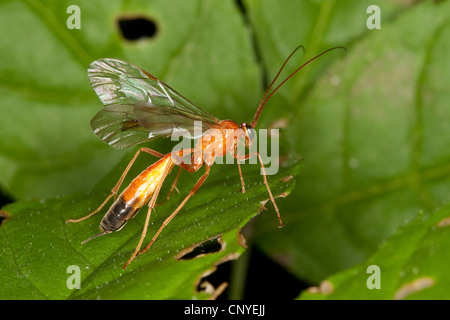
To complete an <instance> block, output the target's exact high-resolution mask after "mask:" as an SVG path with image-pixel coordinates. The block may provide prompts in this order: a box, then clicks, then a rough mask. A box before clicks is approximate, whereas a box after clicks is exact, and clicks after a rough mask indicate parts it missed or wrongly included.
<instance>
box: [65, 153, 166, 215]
mask: <svg viewBox="0 0 450 320" xmlns="http://www.w3.org/2000/svg"><path fill="white" fill-rule="evenodd" d="M141 152H147V153H149V154H151V155H153V156H155V157H157V158H162V157H163V156H164V155H163V154H162V153H159V152H158V151H155V150H152V149H149V148H145V147H143V148H140V149H139V150H138V151H137V152H136V153H135V154H134V156H133V158H132V159H131V161H130V162H129V163H128V165H127V167H126V168H125V170H124V172H123V173H122V176H121V177H120V179H119V181H118V182H117V184H116V185H115V186H114V188H113V189H112V190H111V193H110V194H109V195H108V196H107V197H106V199H105V200H104V201H103V202H102V204H101V205H100V206H99V207H98V208H97V209H95V210H94V211H93V212H91V213H89V214H88V215H87V216H85V217H82V218H79V219H69V220H66V223H70V222H80V221H83V220H86V219H88V218H90V217H92V216H93V215H94V214H96V213H97V212H99V211H100V210H101V209H102V208H103V207H104V206H105V204H107V203H108V201H109V199H111V198H112V197H113V196H114V197H116V196H117V191H118V190H119V188H120V186H121V184H122V182H123V180H124V179H125V176H126V175H127V173H128V171H130V168H131V166H132V165H133V163H134V162H135V161H136V158H137V157H138V155H139V154H140V153H141Z"/></svg>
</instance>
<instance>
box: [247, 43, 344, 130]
mask: <svg viewBox="0 0 450 320" xmlns="http://www.w3.org/2000/svg"><path fill="white" fill-rule="evenodd" d="M299 48H302V49H303V50H304V48H303V46H298V47H297V48H295V49H294V51H292V53H291V54H290V55H289V56H288V57H287V58H286V60H285V61H284V63H283V65H282V66H281V68H280V70H279V71H278V73H277V75H276V76H275V78H274V79H273V80H272V82H271V83H270V85H269V87H268V88H267V90H266V92H265V93H264V96H263V97H262V99H261V102H260V103H259V105H258V108H257V109H256V112H255V116H254V117H253V120H252V122H251V123H250V126H251V127H252V128H255V127H256V124H257V123H258V119H259V116H260V115H261V112H262V110H263V109H264V106H265V105H266V104H267V101H269V99H270V98H271V97H272V96H273V94H274V93H275V92H276V91H277V90H278V89H279V88H281V86H283V85H284V84H285V83H286V82H287V81H288V80H289V79H290V78H291V77H292V76H293V75H294V74H296V73H297V72H298V71H300V70H301V69H303V67H305V66H306V65H308V64H309V63H311V62H312V61H314V60H316V59H317V58H319V57H320V56H322V55H324V54H325V53H327V52H330V51H332V50H335V49H344V50H347V48H345V47H333V48H330V49H327V50H325V51H323V52H322V53H319V54H318V55H317V56H315V57H314V58H311V59H310V60H308V61H306V62H305V63H304V64H302V65H301V66H300V67H298V68H297V69H295V70H294V71H293V72H292V73H291V74H290V75H289V76H288V77H286V79H284V80H283V81H282V82H281V83H280V84H279V85H278V86H277V87H276V88H275V89H273V90H272V92H271V93H270V94H269V95H268V96H267V94H268V93H269V91H270V89H271V88H272V86H273V84H274V83H275V81H276V80H277V78H278V76H279V75H280V73H281V71H282V70H283V68H284V66H285V65H286V63H287V62H288V61H289V59H290V58H291V57H292V55H293V54H294V53H295V52H296V51H297V50H298V49H299ZM266 96H267V98H266Z"/></svg>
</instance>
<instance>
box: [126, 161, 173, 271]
mask: <svg viewBox="0 0 450 320" xmlns="http://www.w3.org/2000/svg"><path fill="white" fill-rule="evenodd" d="M172 166H173V162H171V163H169V164H168V165H167V167H166V168H165V170H164V171H163V173H162V174H161V176H160V179H159V181H158V184H157V186H156V189H155V192H154V193H153V195H152V198H151V199H150V201H149V203H148V211H147V216H146V218H145V222H144V228H143V229H142V234H141V238H140V239H139V243H138V245H137V246H136V249H135V250H134V252H133V254H132V255H131V257H130V259H128V261H127V262H126V263H125V264H124V265H123V268H124V269H125V268H126V267H127V266H128V265H129V264H130V263H131V261H133V259H134V258H135V257H136V255H137V254H138V253H139V250H140V249H141V246H142V242H143V241H144V239H145V236H146V235H147V229H148V224H149V223H150V216H151V213H152V210H153V208H154V207H155V203H156V199H157V198H158V195H159V191H160V190H161V186H162V184H163V182H164V180H165V178H166V177H167V175H168V174H169V172H170V169H172Z"/></svg>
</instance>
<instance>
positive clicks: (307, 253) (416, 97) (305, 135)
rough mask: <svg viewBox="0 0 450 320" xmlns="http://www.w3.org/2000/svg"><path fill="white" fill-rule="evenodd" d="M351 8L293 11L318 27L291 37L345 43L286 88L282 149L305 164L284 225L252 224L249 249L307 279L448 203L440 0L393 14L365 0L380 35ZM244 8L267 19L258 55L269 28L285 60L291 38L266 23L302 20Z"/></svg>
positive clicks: (444, 21)
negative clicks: (254, 231)
mask: <svg viewBox="0 0 450 320" xmlns="http://www.w3.org/2000/svg"><path fill="white" fill-rule="evenodd" d="M351 3H353V2H351V1H348V2H347V1H339V2H338V1H323V2H315V4H313V3H312V2H311V3H309V2H305V3H304V5H305V6H306V4H309V5H310V6H312V7H313V8H315V7H318V10H316V11H314V9H311V8H310V9H305V11H306V13H305V14H307V13H314V12H317V11H318V13H316V15H319V17H318V18H317V20H313V21H314V22H315V23H316V24H319V25H316V26H313V27H312V28H313V29H314V30H319V31H320V30H322V31H320V32H319V31H317V32H316V31H311V33H309V34H314V33H316V34H317V36H320V39H313V38H309V40H307V39H308V37H307V36H305V38H304V39H306V40H304V41H303V42H302V39H300V40H298V41H297V42H300V43H307V44H308V41H309V43H311V42H313V43H316V42H317V46H318V47H319V48H322V47H323V49H326V48H328V47H329V46H334V45H346V46H347V53H346V54H339V53H336V52H333V53H332V54H329V55H327V58H324V59H320V60H321V61H322V60H325V61H323V63H328V69H325V67H323V66H322V67H320V66H318V69H316V70H313V68H308V70H304V71H305V72H304V73H302V72H301V73H300V74H299V77H296V78H295V81H294V83H293V84H291V86H292V87H293V89H292V91H290V92H288V94H289V98H290V99H291V101H293V103H292V104H291V106H293V111H292V112H291V113H290V114H288V115H287V116H286V117H287V119H289V120H290V121H288V123H289V124H288V125H287V128H286V144H288V146H286V149H288V150H291V151H292V152H297V153H300V154H301V155H302V157H303V158H304V160H305V169H304V172H303V174H302V176H301V177H300V179H299V181H298V186H299V187H298V188H296V190H295V192H294V194H293V196H292V198H291V199H292V200H291V201H289V202H287V203H284V204H283V206H282V208H281V210H282V211H283V212H288V215H286V218H285V220H286V229H287V230H288V231H287V232H285V233H283V235H282V236H279V235H276V234H274V233H272V232H271V231H270V230H269V228H265V226H264V224H261V225H260V226H259V227H260V229H258V230H259V231H260V233H259V235H258V237H257V244H258V245H259V246H260V247H261V248H262V249H263V250H264V251H265V252H266V253H267V254H268V255H270V256H271V257H273V258H275V259H276V260H277V261H279V262H280V263H281V264H283V265H284V266H285V267H287V268H288V269H289V270H290V271H291V272H292V273H293V274H295V275H297V276H298V277H300V278H302V279H305V280H307V281H308V282H310V283H313V284H317V283H319V282H320V281H321V280H323V279H324V278H326V277H328V276H330V275H331V274H334V273H336V272H338V271H341V270H344V269H346V268H348V267H350V266H352V265H355V264H357V263H361V262H362V261H364V260H365V259H367V257H369V256H370V255H371V254H372V253H373V252H374V251H375V250H376V249H377V248H378V246H379V245H380V244H381V243H382V242H383V241H384V240H385V239H386V238H388V237H389V236H390V235H392V234H393V233H394V232H395V231H396V230H397V228H398V227H399V226H401V225H404V224H405V223H407V222H408V221H411V220H412V219H414V218H415V216H416V215H417V212H419V211H420V210H423V211H425V212H432V211H433V210H434V209H435V208H436V207H437V206H438V205H439V204H440V203H442V202H443V201H446V200H448V199H449V194H448V184H449V182H450V180H449V177H450V175H449V173H450V171H449V169H450V167H449V165H448V163H449V160H450V153H449V152H450V151H449V150H450V149H449V148H448V146H449V145H450V132H449V129H448V128H449V127H448V122H449V119H450V112H449V110H450V109H449V108H448V105H449V101H450V96H449V94H448V90H447V88H446V84H447V83H448V82H449V79H450V72H449V70H450V68H448V67H447V66H448V61H447V60H448V59H447V56H448V54H447V50H448V41H447V39H448V36H449V32H450V29H449V25H450V24H449V23H448V22H449V19H450V3H449V2H439V3H435V2H427V1H426V2H421V3H420V4H417V5H416V6H412V7H411V8H407V9H403V10H397V9H396V10H397V11H395V10H394V11H393V10H392V6H390V5H389V4H388V2H386V1H380V2H377V3H374V4H378V5H379V6H380V9H381V19H382V20H381V21H382V26H381V29H380V30H368V29H367V28H366V26H365V20H366V19H367V18H368V17H369V15H368V14H366V12H365V9H366V8H367V6H368V5H369V4H368V2H364V1H361V5H360V6H358V8H359V9H360V11H359V13H358V14H357V16H353V15H356V13H354V12H353V11H350V12H353V13H352V14H353V15H352V14H349V15H346V14H345V13H344V11H343V9H344V8H345V7H347V6H350V5H351ZM249 4H250V10H251V9H253V10H255V11H256V13H251V11H250V14H251V16H254V19H255V21H260V19H263V18H264V19H265V18H267V16H269V17H272V18H271V20H276V21H278V22H279V23H277V24H276V26H275V24H272V25H273V28H274V29H273V30H272V32H271V33H270V32H265V33H263V32H261V35H260V36H259V37H260V38H261V39H260V40H258V43H261V46H262V49H261V51H262V52H268V50H270V49H267V46H266V45H265V44H266V43H271V41H269V40H268V39H267V38H269V37H270V36H271V37H272V39H273V38H274V37H275V35H277V36H279V39H278V41H280V42H281V43H282V45H281V44H280V45H279V46H277V47H276V48H286V49H283V51H284V52H282V53H280V54H279V55H280V56H283V55H285V54H286V52H285V50H288V48H289V47H290V46H291V43H292V42H293V40H292V39H291V38H290V37H293V35H292V34H291V33H288V32H284V31H283V32H281V31H278V29H281V28H283V26H284V28H285V29H283V30H286V29H287V28H290V29H291V30H304V28H301V26H302V25H301V24H302V23H304V21H305V20H304V19H302V18H300V17H299V18H298V19H297V20H298V22H297V23H294V22H293V21H294V19H292V18H291V19H289V17H290V16H293V15H295V14H300V11H301V10H300V8H297V9H296V10H295V9H294V8H292V7H291V8H288V7H283V8H277V9H274V10H271V9H270V5H268V4H267V3H266V2H263V1H249ZM260 4H261V5H260ZM263 4H264V5H263ZM297 5H299V4H297ZM292 6H294V4H292ZM328 6H331V8H330V7H328ZM278 11H282V13H279V12H278ZM277 12H278V13H277ZM302 12H303V11H302ZM393 12H394V13H395V12H396V13H395V14H394V13H393ZM263 14H264V16H263V17H261V18H260V17H259V16H260V15H263ZM344 15H345V16H346V17H347V16H350V17H349V19H350V20H352V19H357V20H358V21H359V24H358V25H359V27H358V30H359V31H360V34H359V38H357V37H356V36H357V34H356V33H355V29H353V28H354V25H353V24H351V25H349V26H347V25H346V24H343V23H342V21H343V16H344ZM280 16H283V18H281V17H280ZM305 19H306V18H305ZM321 19H325V20H321ZM336 19H337V20H338V21H341V25H336V24H335V23H334V22H333V21H335V20H336ZM255 24H256V22H255ZM321 24H325V25H326V26H325V27H321V26H320V25H321ZM280 25H281V26H280ZM418 25H420V28H418V27H417V26H418ZM332 26H333V27H334V28H332ZM317 28H319V29H317ZM337 28H339V30H337ZM352 30H353V31H352ZM364 30H365V31H364ZM413 30H416V31H413ZM411 32H413V33H414V36H412V35H411ZM338 33H339V34H340V35H339V36H338V35H337V34H338ZM285 35H286V36H285ZM332 35H334V36H332ZM336 39H342V41H347V42H348V44H346V42H341V41H336ZM292 46H295V44H292ZM306 48H307V53H308V45H306ZM318 52H320V50H318ZM314 54H316V52H312V53H309V55H314ZM329 56H332V57H329ZM275 57H276V56H275V55H274V58H273V59H275ZM332 58H334V64H333V65H331V67H330V60H331V59H332ZM327 59H328V62H327V61H326V60H327ZM270 64H273V63H270ZM314 64H315V63H314ZM318 64H319V62H318ZM308 67H309V66H308ZM309 70H310V71H309ZM318 75H321V78H320V80H318V81H317V83H315V84H314V86H308V83H311V82H312V83H314V76H318ZM304 77H307V78H304ZM296 81H297V82H298V83H295V82H296ZM296 86H298V87H297V88H296ZM305 90H306V91H305ZM285 92H286V91H285ZM298 97H300V98H301V99H300V100H298ZM277 111H278V110H277ZM294 199H295V200H294Z"/></svg>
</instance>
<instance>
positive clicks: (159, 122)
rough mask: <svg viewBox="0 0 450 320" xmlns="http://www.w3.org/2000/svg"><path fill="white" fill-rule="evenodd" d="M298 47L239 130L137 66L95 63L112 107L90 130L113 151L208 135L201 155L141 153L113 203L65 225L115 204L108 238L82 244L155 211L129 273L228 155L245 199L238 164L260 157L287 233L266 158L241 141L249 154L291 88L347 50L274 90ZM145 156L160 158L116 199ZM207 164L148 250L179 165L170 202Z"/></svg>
mask: <svg viewBox="0 0 450 320" xmlns="http://www.w3.org/2000/svg"><path fill="white" fill-rule="evenodd" d="M299 48H303V47H302V46H299V47H297V48H296V49H295V50H294V51H293V52H292V53H291V54H290V55H289V56H288V57H287V59H286V60H285V61H284V63H283V65H282V66H281V68H280V70H279V71H278V73H277V74H276V76H275V78H274V79H273V80H272V82H271V83H270V85H269V86H268V88H267V90H266V92H265V94H264V95H263V97H262V99H261V102H260V103H259V105H258V108H257V110H256V112H255V115H254V117H253V120H252V122H250V123H245V122H244V123H242V124H241V125H238V124H237V123H236V122H234V121H232V120H219V119H217V118H216V117H214V116H213V115H211V114H209V113H208V112H206V111H204V110H203V109H201V108H199V107H198V106H196V105H195V104H193V103H192V102H190V101H189V100H187V99H186V98H184V97H183V96H182V95H181V94H179V93H178V92H176V91H175V90H174V89H172V88H171V87H170V86H168V85H167V84H165V83H164V82H162V81H161V80H159V79H158V78H156V77H155V76H153V75H151V74H150V73H148V72H146V71H144V70H142V69H140V68H138V67H136V66H134V65H132V64H129V63H127V62H124V61H121V60H116V59H109V58H106V59H100V60H96V61H94V62H93V63H92V64H91V65H90V66H89V69H88V75H89V79H90V82H91V85H92V87H93V89H94V90H95V92H96V94H97V95H98V97H99V98H100V100H101V101H102V103H103V104H104V106H105V107H104V108H103V109H102V110H100V111H99V112H98V113H97V114H96V115H95V116H94V118H93V119H92V120H91V127H92V129H93V131H94V133H95V134H96V135H97V136H98V137H99V138H100V139H102V140H103V141H104V142H106V143H107V144H109V145H111V146H112V147H115V148H127V147H130V146H133V145H136V144H138V143H142V142H146V141H149V140H152V139H154V138H157V137H169V136H171V135H172V134H174V132H176V131H177V130H185V131H187V132H189V133H192V132H193V131H194V129H195V128H194V124H195V123H198V122H199V121H201V126H202V128H203V129H207V131H206V132H205V133H203V134H202V136H201V138H200V139H199V140H198V142H197V143H196V145H195V147H194V148H190V149H183V150H176V151H172V152H170V153H168V154H166V155H163V154H161V153H159V152H158V151H155V150H152V149H149V148H146V147H142V148H140V149H139V150H138V151H137V152H136V153H135V155H134V156H133V158H132V159H131V161H130V162H129V164H128V166H127V167H126V168H125V171H124V172H123V173H122V176H121V177H120V179H119V181H118V182H117V184H116V185H115V186H114V188H113V189H112V190H111V193H110V194H109V196H108V197H107V198H106V199H105V200H104V201H103V203H102V204H101V205H100V206H99V207H98V208H97V209H96V210H95V211H93V212H91V213H90V214H88V215H87V216H85V217H82V218H79V219H70V220H67V221H66V223H69V222H79V221H82V220H85V219H87V218H89V217H91V216H93V215H94V214H96V213H97V212H99V211H100V210H101V209H102V208H103V207H104V206H105V205H106V203H107V202H108V201H109V200H110V199H111V198H112V197H114V203H113V204H112V205H111V207H110V208H109V210H108V211H107V213H106V214H105V215H104V217H103V219H102V220H101V223H100V229H101V232H100V233H98V234H96V235H93V236H92V237H90V238H88V239H86V240H85V241H83V242H82V243H85V242H87V241H89V240H91V239H93V238H95V237H98V236H101V235H105V234H108V233H111V232H114V231H119V230H121V229H122V228H123V227H124V225H125V224H126V223H127V221H128V220H130V219H131V218H133V217H134V216H135V215H136V213H137V212H138V211H139V210H140V209H141V208H142V207H144V206H145V205H147V206H148V211H147V216H146V219H145V223H144V228H143V231H142V234H141V237H140V239H139V242H138V244H137V246H136V249H135V250H134V252H133V254H132V255H131V257H130V258H129V260H128V261H127V262H126V263H125V265H124V266H123V268H126V267H127V266H128V265H129V264H130V263H131V262H132V261H133V259H134V258H135V257H136V256H137V255H138V254H141V253H144V252H145V251H147V250H148V249H149V248H150V247H151V246H152V244H153V243H154V242H155V240H156V239H157V237H158V236H159V234H160V233H161V231H162V230H163V229H164V227H165V226H166V225H167V224H168V223H169V222H170V221H171V220H172V219H173V218H174V217H175V215H176V214H177V213H178V212H179V211H180V210H181V209H182V208H183V206H184V205H185V204H186V202H187V201H188V200H189V199H190V198H191V197H192V196H193V195H194V194H195V193H196V192H197V190H198V189H199V188H200V187H201V186H202V184H203V183H204V182H205V180H206V178H207V177H208V175H209V171H210V167H211V166H212V164H213V163H214V161H215V158H216V157H223V156H225V155H226V154H227V153H229V154H231V155H232V156H233V157H234V158H235V159H237V160H238V161H237V164H238V169H239V176H240V180H241V185H242V189H241V190H242V192H245V183H244V178H243V175H242V171H241V167H240V164H239V161H242V160H247V159H249V158H250V157H252V156H255V155H256V156H257V157H258V160H259V162H260V164H261V174H262V176H263V180H264V184H265V186H266V188H267V192H268V194H269V198H270V200H271V202H272V204H273V206H274V208H275V211H276V214H277V217H278V221H279V223H280V227H282V226H283V221H282V220H281V215H280V211H279V209H278V207H277V204H276V202H275V199H274V197H273V194H272V192H271V190H270V186H269V183H268V181H267V177H266V173H265V169H264V165H263V161H262V159H261V156H260V154H259V153H258V152H254V153H253V154H246V155H244V156H240V155H239V154H238V152H237V145H238V142H239V141H240V140H241V139H245V147H246V148H250V145H251V143H252V140H253V138H254V136H255V130H254V128H255V127H256V125H257V123H258V119H259V117H260V115H261V112H262V110H263V108H264V106H265V105H266V104H267V102H268V101H269V99H270V98H271V97H272V95H273V94H274V93H275V92H276V91H277V90H278V89H279V88H280V87H281V86H282V85H283V84H284V83H286V81H288V80H289V79H290V78H291V77H292V76H293V75H294V74H296V73H297V72H298V71H300V70H301V69H302V68H303V67H304V66H306V65H307V64H309V63H310V62H312V61H313V60H315V59H317V58H318V57H320V56H321V55H323V54H325V53H327V52H329V51H331V50H334V49H338V48H341V49H345V48H343V47H334V48H331V49H328V50H325V51H323V52H322V53H320V54H319V55H317V56H315V57H314V58H312V59H310V60H308V61H307V62H305V63H304V64H302V65H301V66H300V67H298V68H297V69H295V70H294V71H293V72H292V73H291V74H290V75H289V76H288V77H287V78H285V79H284V80H283V81H282V82H281V83H280V84H279V85H278V86H277V87H275V89H273V90H272V91H270V90H271V89H272V87H273V85H274V84H275V82H276V80H277V79H278V77H279V75H280V73H281V71H282V70H283V68H284V67H285V65H286V63H287V62H288V61H289V59H290V58H291V57H292V55H293V54H294V53H295V52H296V51H297V50H298V49H299ZM211 130H213V133H211ZM141 152H146V153H149V154H151V155H153V156H155V157H157V158H160V159H159V160H158V161H156V162H155V163H153V164H152V165H150V166H149V167H148V168H147V169H145V170H144V171H143V172H141V173H140V174H139V175H138V176H137V177H136V178H135V179H134V180H133V181H132V182H131V183H130V184H129V185H128V186H127V187H126V188H125V189H124V190H123V191H122V193H121V194H120V195H119V196H117V194H118V191H119V188H120V186H121V184H122V182H123V180H124V179H125V176H126V175H127V173H128V171H129V170H130V168H131V166H132V165H133V163H134V161H135V160H136V158H137V157H138V155H139V154H140V153H141ZM186 157H188V158H186ZM203 165H204V166H205V173H204V174H203V175H202V176H201V177H200V178H199V180H198V181H197V183H196V184H195V185H194V187H193V188H192V189H191V190H190V192H189V193H188V195H187V196H186V197H185V198H184V200H183V201H182V202H181V203H180V205H179V206H178V207H177V208H176V209H175V211H174V212H172V214H171V215H170V216H169V217H167V218H166V220H164V222H163V224H162V225H161V227H160V228H159V230H158V231H157V232H156V233H155V235H154V236H153V238H152V239H151V241H150V243H149V244H148V245H147V246H146V247H145V248H144V249H142V250H141V247H142V243H143V241H144V239H145V236H146V233H147V228H148V225H149V222H150V216H151V211H152V210H153V209H154V207H155V205H156V200H157V198H158V195H159V192H160V190H161V187H162V185H163V182H164V180H165V179H166V177H167V176H168V175H169V173H170V172H171V170H172V168H173V167H174V166H178V167H179V168H180V169H179V171H178V175H177V176H176V178H175V180H174V182H173V184H172V186H171V188H170V191H169V195H170V193H171V192H172V191H173V190H174V189H176V184H177V181H178V177H179V175H180V172H181V169H185V170H186V171H188V172H190V173H193V172H197V171H198V170H199V169H200V168H201V167H202V166H203Z"/></svg>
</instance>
